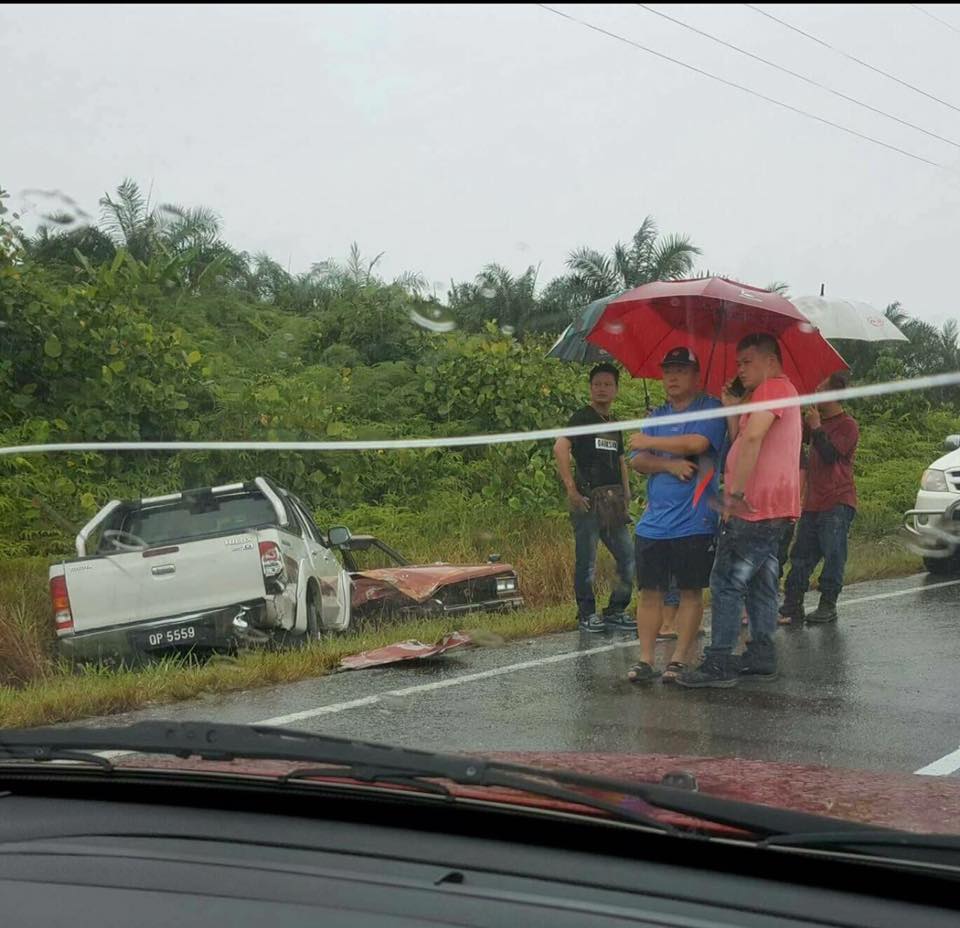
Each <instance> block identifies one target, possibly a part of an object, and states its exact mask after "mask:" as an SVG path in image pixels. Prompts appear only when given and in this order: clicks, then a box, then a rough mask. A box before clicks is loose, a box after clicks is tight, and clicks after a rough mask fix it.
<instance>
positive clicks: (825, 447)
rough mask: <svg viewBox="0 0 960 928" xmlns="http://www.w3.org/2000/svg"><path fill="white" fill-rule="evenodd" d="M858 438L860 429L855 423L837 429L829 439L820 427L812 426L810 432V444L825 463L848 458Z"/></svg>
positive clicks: (854, 448)
mask: <svg viewBox="0 0 960 928" xmlns="http://www.w3.org/2000/svg"><path fill="white" fill-rule="evenodd" d="M859 440H860V430H859V429H858V428H857V426H856V425H854V424H852V423H851V424H850V425H849V426H848V427H846V428H843V429H838V430H837V431H836V432H835V433H834V435H833V438H832V439H831V438H830V437H829V436H828V435H827V433H826V432H825V431H824V430H823V428H822V427H816V428H813V429H812V430H811V432H810V444H811V445H812V446H813V447H814V448H816V449H817V453H818V454H819V455H820V457H822V458H823V460H824V461H825V462H826V463H827V464H834V463H836V462H837V461H839V460H840V459H841V458H848V457H850V455H851V454H853V452H854V451H855V450H856V447H857V442H858V441H859Z"/></svg>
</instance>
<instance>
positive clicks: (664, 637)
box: [657, 632, 677, 641]
mask: <svg viewBox="0 0 960 928" xmlns="http://www.w3.org/2000/svg"><path fill="white" fill-rule="evenodd" d="M676 640H677V633H676V632H662V633H661V632H657V641H676Z"/></svg>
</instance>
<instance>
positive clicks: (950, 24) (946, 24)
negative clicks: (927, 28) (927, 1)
mask: <svg viewBox="0 0 960 928" xmlns="http://www.w3.org/2000/svg"><path fill="white" fill-rule="evenodd" d="M907 6H912V7H913V8H914V9H915V10H919V11H920V12H921V13H923V15H924V16H929V17H930V18H931V19H934V20H936V21H937V22H938V23H940V25H942V26H946V27H947V28H948V29H952V30H953V31H954V32H960V29H958V28H957V27H956V26H954V25H953V23H948V22H947V21H946V20H945V19H941V18H940V17H939V16H934V14H933V13H931V12H930V11H929V10H925V9H924V8H923V7H922V6H920V5H919V4H917V3H908V4H907Z"/></svg>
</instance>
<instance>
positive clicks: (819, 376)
mask: <svg viewBox="0 0 960 928" xmlns="http://www.w3.org/2000/svg"><path fill="white" fill-rule="evenodd" d="M754 332H766V333H768V334H770V335H773V336H775V337H776V339H777V340H778V342H779V343H780V348H781V350H782V352H783V365H784V371H785V373H786V375H787V377H789V378H790V380H791V381H793V384H794V386H796V387H797V388H798V389H799V390H801V392H805V393H812V392H813V391H814V390H816V388H817V386H818V384H820V383H821V382H822V381H823V380H824V379H825V378H826V377H828V376H829V375H830V374H832V373H834V371H839V370H844V369H846V367H847V364H846V362H845V361H844V360H843V358H842V357H841V356H840V355H839V354H838V353H837V351H836V350H835V349H834V348H833V347H832V346H831V345H830V344H829V342H827V340H826V339H825V338H824V337H823V336H822V335H821V334H820V333H819V332H818V331H817V329H816V327H815V326H814V325H812V324H811V323H810V321H809V320H808V319H807V318H806V317H805V316H804V315H803V314H802V313H801V312H800V311H799V310H798V309H797V308H796V307H795V306H794V305H793V304H792V303H791V302H790V301H789V300H787V299H785V298H784V297H782V296H780V295H779V294H776V293H772V292H771V291H769V290H760V289H758V288H756V287H750V286H747V285H746V284H739V283H736V282H735V281H731V280H726V279H725V278H722V277H708V278H703V279H701V280H676V281H657V282H655V283H650V284H644V285H643V286H641V287H636V288H634V289H633V290H628V291H627V292H626V293H624V294H622V295H621V296H619V297H617V298H616V299H613V300H611V301H610V302H609V303H608V304H607V306H606V308H605V309H604V310H603V312H602V313H601V316H600V318H599V319H598V320H597V321H596V323H595V324H594V326H593V328H592V329H591V330H590V332H589V333H588V334H587V340H588V341H589V342H590V343H591V344H594V345H596V346H598V347H599V348H603V349H605V350H607V351H609V352H610V354H612V355H613V356H614V357H615V358H617V360H619V361H620V362H621V363H622V364H623V365H624V366H625V367H626V368H627V370H629V371H630V373H631V374H632V375H633V376H634V377H658V376H659V375H660V362H661V361H662V360H663V356H664V355H665V354H666V353H667V352H668V351H669V350H670V349H671V348H677V347H685V348H690V349H691V350H692V351H693V352H694V353H695V354H696V355H697V356H698V357H699V358H700V366H701V370H702V371H703V383H704V388H705V389H706V390H707V392H709V393H714V394H719V393H720V391H721V389H722V387H723V384H724V383H726V382H727V381H728V380H730V379H731V378H732V377H734V376H735V375H736V373H737V366H736V345H737V342H738V341H739V340H740V339H741V338H743V336H745V335H749V334H752V333H754Z"/></svg>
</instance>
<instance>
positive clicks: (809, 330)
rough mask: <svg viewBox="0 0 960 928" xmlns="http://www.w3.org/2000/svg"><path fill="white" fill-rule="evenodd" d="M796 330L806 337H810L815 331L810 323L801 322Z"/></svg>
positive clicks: (815, 328) (814, 327)
mask: <svg viewBox="0 0 960 928" xmlns="http://www.w3.org/2000/svg"><path fill="white" fill-rule="evenodd" d="M797 328H798V329H800V331H801V332H803V333H805V334H806V335H812V334H813V333H814V332H816V331H817V327H816V326H815V325H814V324H813V323H812V322H801V323H800V325H798V326H797Z"/></svg>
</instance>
